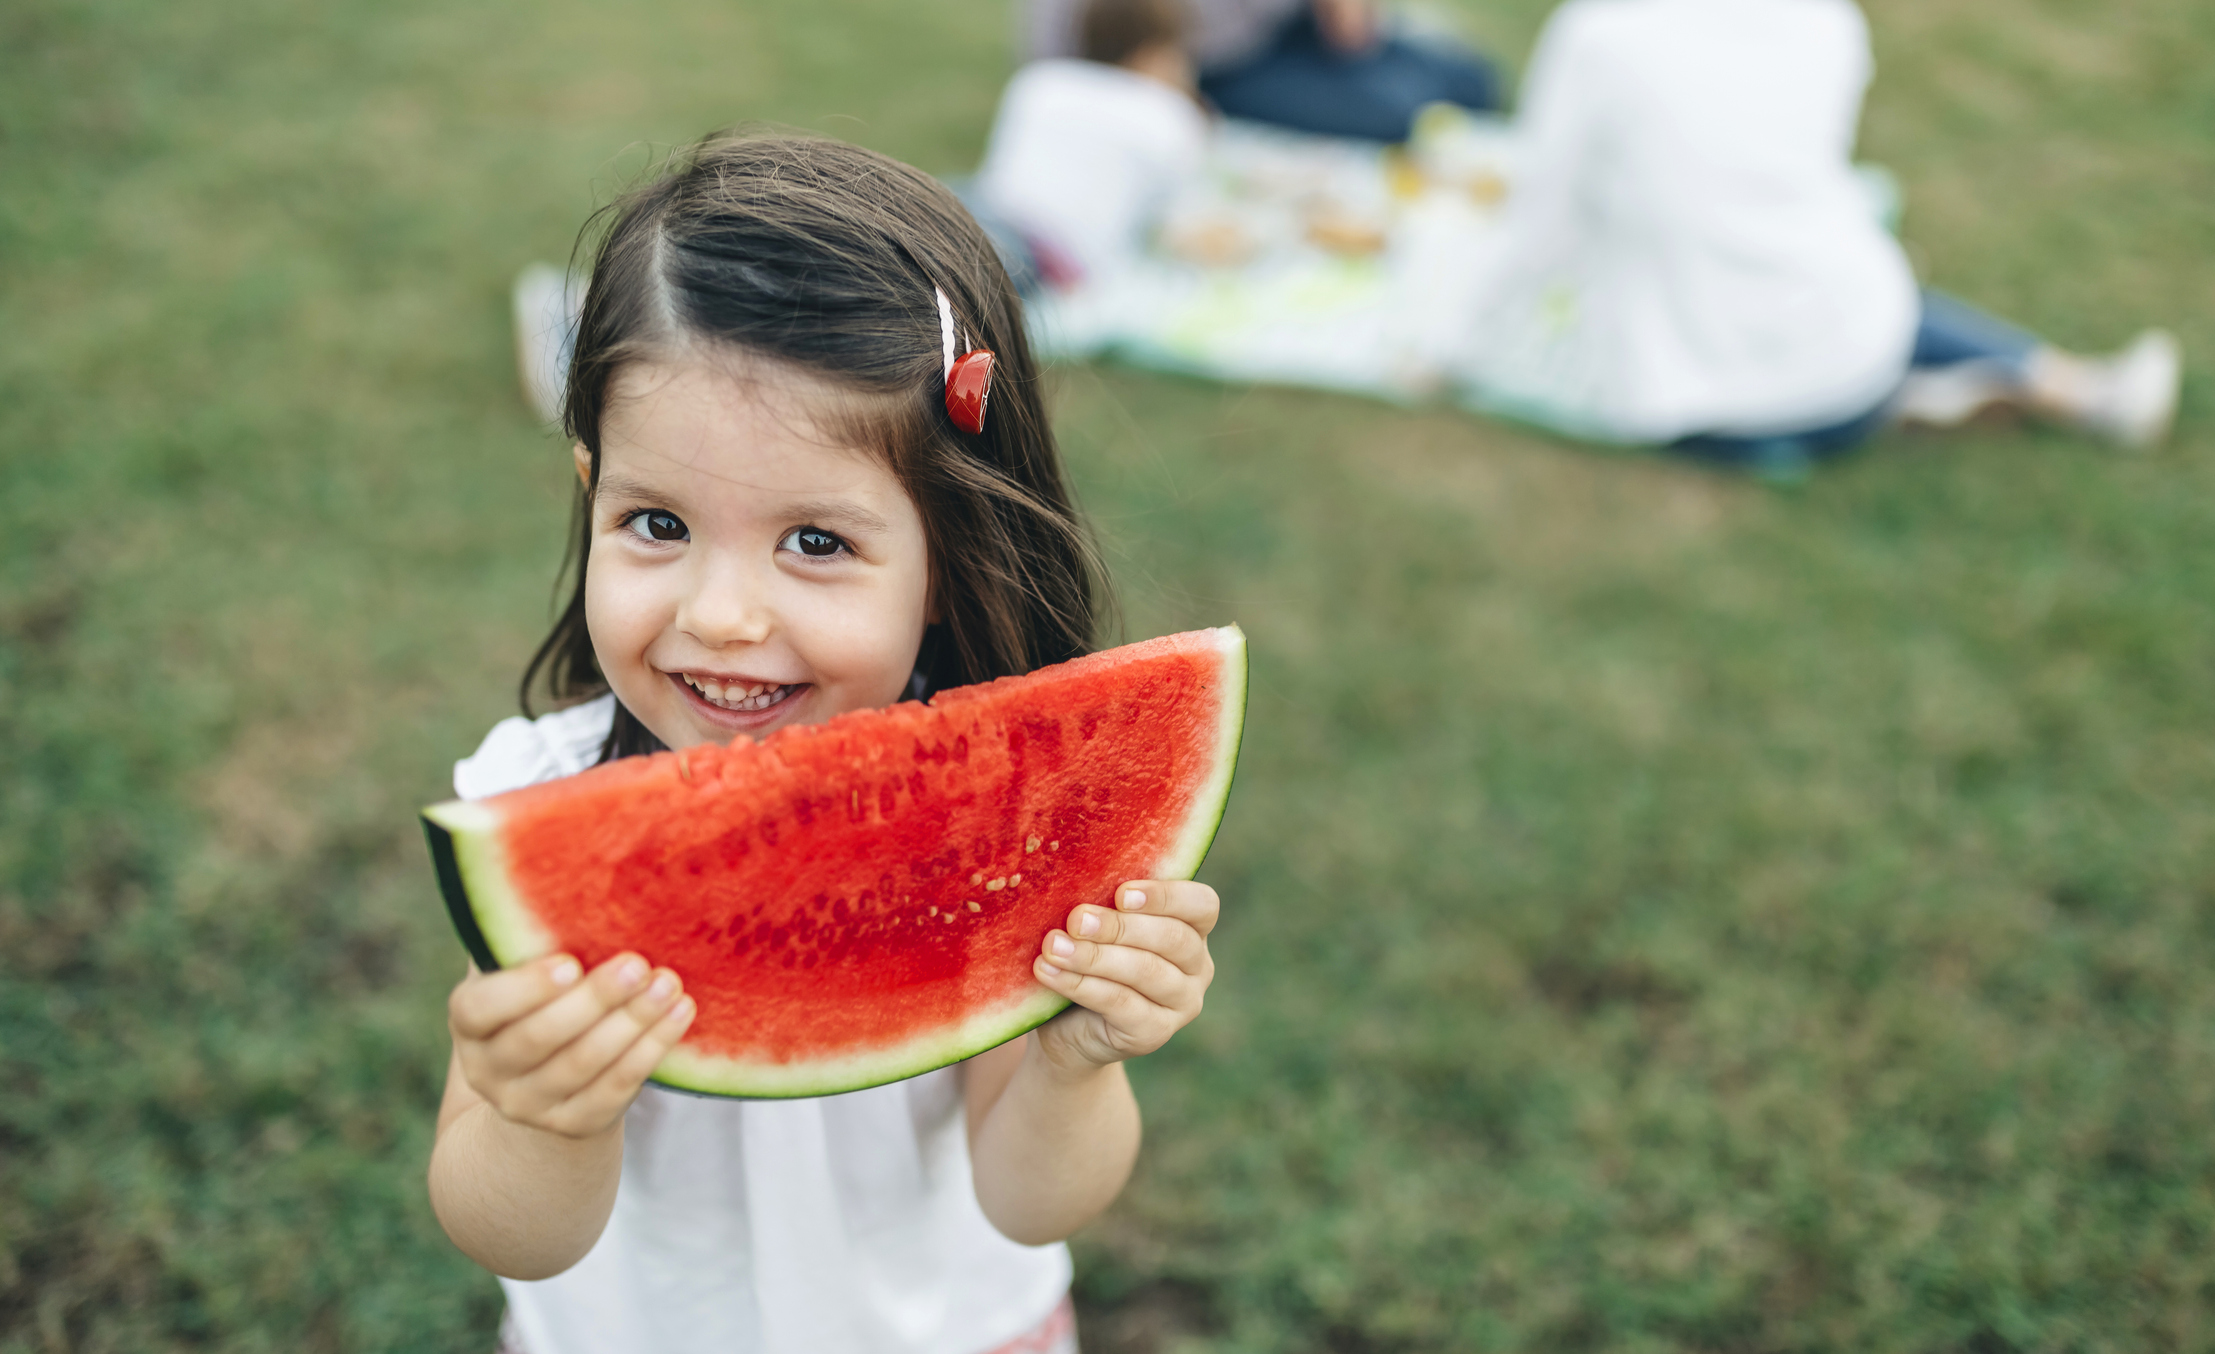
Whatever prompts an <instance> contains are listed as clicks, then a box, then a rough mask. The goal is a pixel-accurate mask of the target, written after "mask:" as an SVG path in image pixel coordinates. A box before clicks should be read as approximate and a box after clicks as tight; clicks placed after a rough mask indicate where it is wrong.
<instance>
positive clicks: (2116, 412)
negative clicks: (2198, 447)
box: [2084, 329, 2184, 451]
mask: <svg viewBox="0 0 2215 1354" xmlns="http://www.w3.org/2000/svg"><path fill="white" fill-rule="evenodd" d="M2101 366H2102V371H2101V373H2100V375H2101V386H2102V389H2101V391H2100V394H2099V396H2098V398H2097V399H2095V400H2094V401H2093V402H2092V406H2091V408H2090V409H2089V410H2088V411H2087V412H2086V413H2085V415H2084V426H2085V427H2086V428H2087V429H2089V430H2090V431H2092V432H2095V433H2098V434H2099V435H2100V436H2102V437H2105V438H2107V439H2108V440H2109V441H2111V442H2114V443H2115V444H2116V445H2118V446H2121V447H2126V448H2128V449H2130V450H2132V451H2150V450H2152V449H2153V448H2155V447H2158V446H2160V445H2161V443H2162V441H2163V440H2164V439H2166V438H2167V437H2168V436H2169V425H2170V424H2172V423H2174V422H2175V421H2176V416H2177V387H2178V386H2179V385H2180V384H2182V382H2183V378H2184V352H2183V349H2182V348H2180V347H2179V346H2178V344H2177V340H2176V335H2174V334H2171V333H2170V332H2169V331H2168V330H2166V329H2149V330H2147V331H2146V332H2145V333H2143V334H2140V335H2139V336H2138V337H2137V338H2135V339H2133V340H2131V344H2130V346H2129V347H2128V348H2125V349H2123V350H2122V351H2121V352H2119V353H2117V354H2116V355H2115V356H2113V357H2111V358H2109V359H2108V360H2107V361H2106V362H2104V363H2102V364H2101Z"/></svg>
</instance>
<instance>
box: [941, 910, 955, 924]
mask: <svg viewBox="0 0 2215 1354" xmlns="http://www.w3.org/2000/svg"><path fill="white" fill-rule="evenodd" d="M953 919H954V910H953V909H952V908H950V907H949V908H947V909H946V915H945V917H944V918H943V919H942V920H945V921H952V920H953Z"/></svg>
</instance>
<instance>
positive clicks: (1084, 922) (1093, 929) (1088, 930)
mask: <svg viewBox="0 0 2215 1354" xmlns="http://www.w3.org/2000/svg"><path fill="white" fill-rule="evenodd" d="M1069 929H1070V930H1072V931H1075V932H1076V933H1077V934H1078V935H1080V936H1089V935H1096V934H1098V932H1099V930H1100V914H1099V913H1097V912H1079V913H1078V914H1077V924H1076V925H1075V926H1072V927H1070V928H1069Z"/></svg>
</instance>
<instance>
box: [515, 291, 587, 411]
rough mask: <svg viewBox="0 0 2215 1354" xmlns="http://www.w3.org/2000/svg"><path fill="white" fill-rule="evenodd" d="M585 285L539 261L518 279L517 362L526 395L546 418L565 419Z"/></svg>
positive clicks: (524, 394) (534, 409) (532, 409)
mask: <svg viewBox="0 0 2215 1354" xmlns="http://www.w3.org/2000/svg"><path fill="white" fill-rule="evenodd" d="M572 292H580V293H581V288H573V287H572V286H571V284H570V281H569V278H568V277H567V276H566V275H565V274H564V273H563V272H562V271H561V269H559V268H556V267H554V266H553V265H552V264H547V263H534V264H532V265H531V266H530V267H528V268H525V269H524V270H523V272H522V273H521V275H519V276H518V277H517V278H516V279H515V365H516V374H517V375H518V376H519V377H520V378H522V382H523V398H524V399H525V400H527V401H529V403H530V406H531V412H533V413H535V414H537V415H538V416H539V418H540V420H541V421H543V422H546V423H553V422H556V421H558V420H559V419H560V418H561V407H562V401H563V397H564V396H565V395H566V394H567V388H568V384H569V347H570V341H571V340H570V330H571V328H572V327H573V326H574V325H575V323H576V316H575V314H574V307H575V306H576V305H577V303H579V302H581V301H582V300H583V297H582V295H581V294H578V295H572Z"/></svg>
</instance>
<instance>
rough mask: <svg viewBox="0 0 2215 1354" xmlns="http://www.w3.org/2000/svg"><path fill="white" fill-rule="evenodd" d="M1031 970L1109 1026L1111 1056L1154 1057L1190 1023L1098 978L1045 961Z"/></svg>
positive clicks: (1133, 993)
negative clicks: (1173, 1036) (1149, 1055)
mask: <svg viewBox="0 0 2215 1354" xmlns="http://www.w3.org/2000/svg"><path fill="white" fill-rule="evenodd" d="M1031 967H1032V971H1033V972H1035V973H1036V974H1037V975H1038V980H1039V981H1040V982H1042V983H1044V984H1045V985H1046V986H1048V987H1050V988H1052V989H1053V990H1054V991H1056V992H1059V993H1060V994H1061V995H1063V996H1065V997H1067V998H1069V1000H1071V1001H1073V1002H1075V1003H1076V1004H1077V1005H1079V1006H1082V1007H1084V1008H1085V1009H1086V1010H1088V1011H1091V1012H1093V1013H1094V1014H1096V1015H1098V1016H1099V1017H1100V1019H1101V1020H1102V1021H1103V1022H1105V1023H1106V1025H1107V1029H1106V1030H1105V1031H1104V1037H1105V1038H1106V1039H1107V1041H1108V1042H1109V1044H1110V1045H1112V1050H1111V1056H1117V1057H1134V1056H1139V1055H1143V1054H1147V1053H1151V1052H1153V1051H1154V1050H1155V1049H1157V1048H1160V1047H1161V1046H1162V1045H1163V1044H1165V1043H1168V1042H1169V1036H1170V1035H1172V1034H1175V1033H1176V1032H1177V1031H1178V1030H1179V1029H1181V1028H1183V1027H1184V1025H1185V1023H1186V1020H1187V1019H1188V1017H1186V1016H1183V1015H1180V1014H1179V1013H1178V1012H1176V1011H1174V1010H1172V1009H1170V1008H1169V1007H1166V1006H1163V1005H1160V1004H1159V1003H1157V1002H1152V1001H1148V1000H1147V999H1146V998H1145V997H1143V996H1141V995H1140V994H1139V993H1138V992H1136V991H1134V990H1132V989H1131V988H1128V987H1125V986H1124V985H1123V984H1121V983H1118V982H1115V981H1112V980H1111V979H1107V978H1102V977H1100V976H1099V975H1097V974H1092V973H1074V972H1071V971H1070V970H1068V969H1064V968H1057V967H1055V966H1054V965H1052V964H1049V963H1047V962H1046V961H1045V960H1043V959H1041V960H1039V961H1038V962H1037V963H1036V964H1033V965H1032V966H1031Z"/></svg>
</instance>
